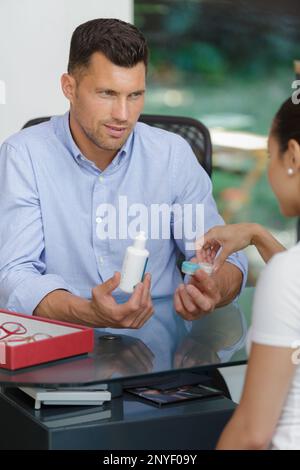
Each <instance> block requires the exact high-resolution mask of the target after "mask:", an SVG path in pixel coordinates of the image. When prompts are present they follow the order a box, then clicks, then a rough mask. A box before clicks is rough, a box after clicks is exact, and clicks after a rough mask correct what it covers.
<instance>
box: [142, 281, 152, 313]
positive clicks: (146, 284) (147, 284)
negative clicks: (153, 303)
mask: <svg viewBox="0 0 300 470" xmlns="http://www.w3.org/2000/svg"><path fill="white" fill-rule="evenodd" d="M143 285H144V291H143V295H142V300H141V305H142V307H144V308H145V307H146V306H147V304H148V302H149V300H150V289H151V274H149V273H147V274H146V275H145V278H144V280H143Z"/></svg>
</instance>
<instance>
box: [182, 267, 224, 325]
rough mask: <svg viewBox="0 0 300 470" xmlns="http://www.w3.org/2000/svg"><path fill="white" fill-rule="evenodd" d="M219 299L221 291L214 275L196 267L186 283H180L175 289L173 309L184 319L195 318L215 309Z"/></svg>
mask: <svg viewBox="0 0 300 470" xmlns="http://www.w3.org/2000/svg"><path fill="white" fill-rule="evenodd" d="M220 301H221V292H220V288H219V286H218V283H217V282H216V280H215V279H214V276H209V275H208V274H206V273H205V272H204V271H202V270H200V269H198V271H196V272H195V274H194V275H193V276H191V279H190V282H189V283H188V284H180V285H179V287H178V288H177V289H176V291H175V295H174V305H175V310H176V311H177V312H178V313H179V315H181V316H182V317H183V318H184V319H185V320H195V319H197V318H200V317H201V316H202V315H206V314H207V313H209V312H211V311H212V310H214V309H215V307H216V306H217V305H218V304H219V303H220Z"/></svg>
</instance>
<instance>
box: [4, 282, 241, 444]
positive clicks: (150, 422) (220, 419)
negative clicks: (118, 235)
mask: <svg viewBox="0 0 300 470" xmlns="http://www.w3.org/2000/svg"><path fill="white" fill-rule="evenodd" d="M247 295H248V297H249V291H248V293H247V289H246V290H245V291H244V293H243V294H242V296H241V300H243V296H246V297H247ZM154 303H155V313H154V316H153V317H152V318H151V319H150V320H149V321H148V323H147V324H146V325H144V326H143V328H142V329H140V330H108V329H106V330H102V331H97V332H95V335H96V338H95V351H94V353H93V354H91V355H89V356H81V357H77V358H71V359H67V360H62V361H57V362H53V363H49V364H46V365H43V366H38V367H31V368H27V369H23V370H19V371H17V372H9V371H4V370H0V383H1V384H2V391H1V393H0V416H1V422H2V423H4V422H5V426H1V428H0V449H106V450H108V449H109V450H110V449H111V450H113V449H161V450H163V449H174V450H175V449H209V448H213V447H214V445H215V443H216V441H217V439H218V436H219V434H220V432H221V430H222V429H223V427H224V425H225V424H226V422H227V421H228V419H229V418H230V416H231V414H232V412H233V410H234V408H235V404H234V403H233V402H232V401H231V400H230V398H229V397H228V393H227V390H226V386H224V384H223V383H222V380H220V377H219V376H218V373H217V369H218V368H220V367H225V366H232V365H238V364H243V363H245V362H246V353H245V349H244V342H245V336H246V331H247V322H246V320H245V317H244V314H243V312H242V310H241V308H240V307H239V305H238V304H237V303H233V304H231V305H229V306H227V307H223V308H220V309H217V310H216V311H215V312H213V313H211V314H209V315H207V316H205V317H203V318H202V319H200V320H197V321H194V322H192V323H191V322H186V321H183V320H182V319H181V318H180V317H179V316H178V315H177V314H176V313H175V312H174V310H173V302H172V298H160V299H155V300H154ZM103 383H106V384H107V385H108V387H110V388H111V390H112V393H113V395H114V398H113V399H112V401H111V403H107V404H104V405H103V406H101V407H100V406H84V407H83V406H81V407H79V406H68V407H67V406H60V407H59V406H43V407H42V409H41V410H34V408H33V400H32V399H31V398H29V397H27V396H26V395H25V394H24V393H23V392H22V391H20V390H19V389H18V388H17V387H18V385H27V386H29V385H31V386H33V385H35V386H44V387H47V388H50V387H53V388H59V387H63V388H66V387H70V388H72V387H78V386H88V385H92V384H103ZM157 383H158V384H160V385H163V386H168V384H169V385H170V386H174V385H177V384H182V383H203V384H208V385H209V384H210V385H214V386H215V387H218V388H219V389H221V390H223V395H221V396H218V397H211V398H206V399H199V400H194V401H190V402H184V403H180V404H173V405H167V406H166V407H162V408H158V407H154V406H153V405H149V404H148V403H144V402H141V401H139V400H138V399H135V397H133V396H132V395H129V394H127V393H126V392H124V391H123V392H122V389H124V388H126V387H128V386H134V385H147V384H157Z"/></svg>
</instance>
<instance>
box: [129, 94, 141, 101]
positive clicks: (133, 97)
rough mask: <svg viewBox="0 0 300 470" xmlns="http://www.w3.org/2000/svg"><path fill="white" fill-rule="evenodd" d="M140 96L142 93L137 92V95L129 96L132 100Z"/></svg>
mask: <svg viewBox="0 0 300 470" xmlns="http://www.w3.org/2000/svg"><path fill="white" fill-rule="evenodd" d="M140 96H142V93H140V92H137V93H131V95H130V96H129V97H130V98H131V99H133V100H136V99H137V98H139V97H140Z"/></svg>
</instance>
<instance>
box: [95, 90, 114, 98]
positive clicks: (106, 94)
mask: <svg viewBox="0 0 300 470" xmlns="http://www.w3.org/2000/svg"><path fill="white" fill-rule="evenodd" d="M98 95H99V96H103V97H107V96H113V92H111V91H110V90H103V91H98Z"/></svg>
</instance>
